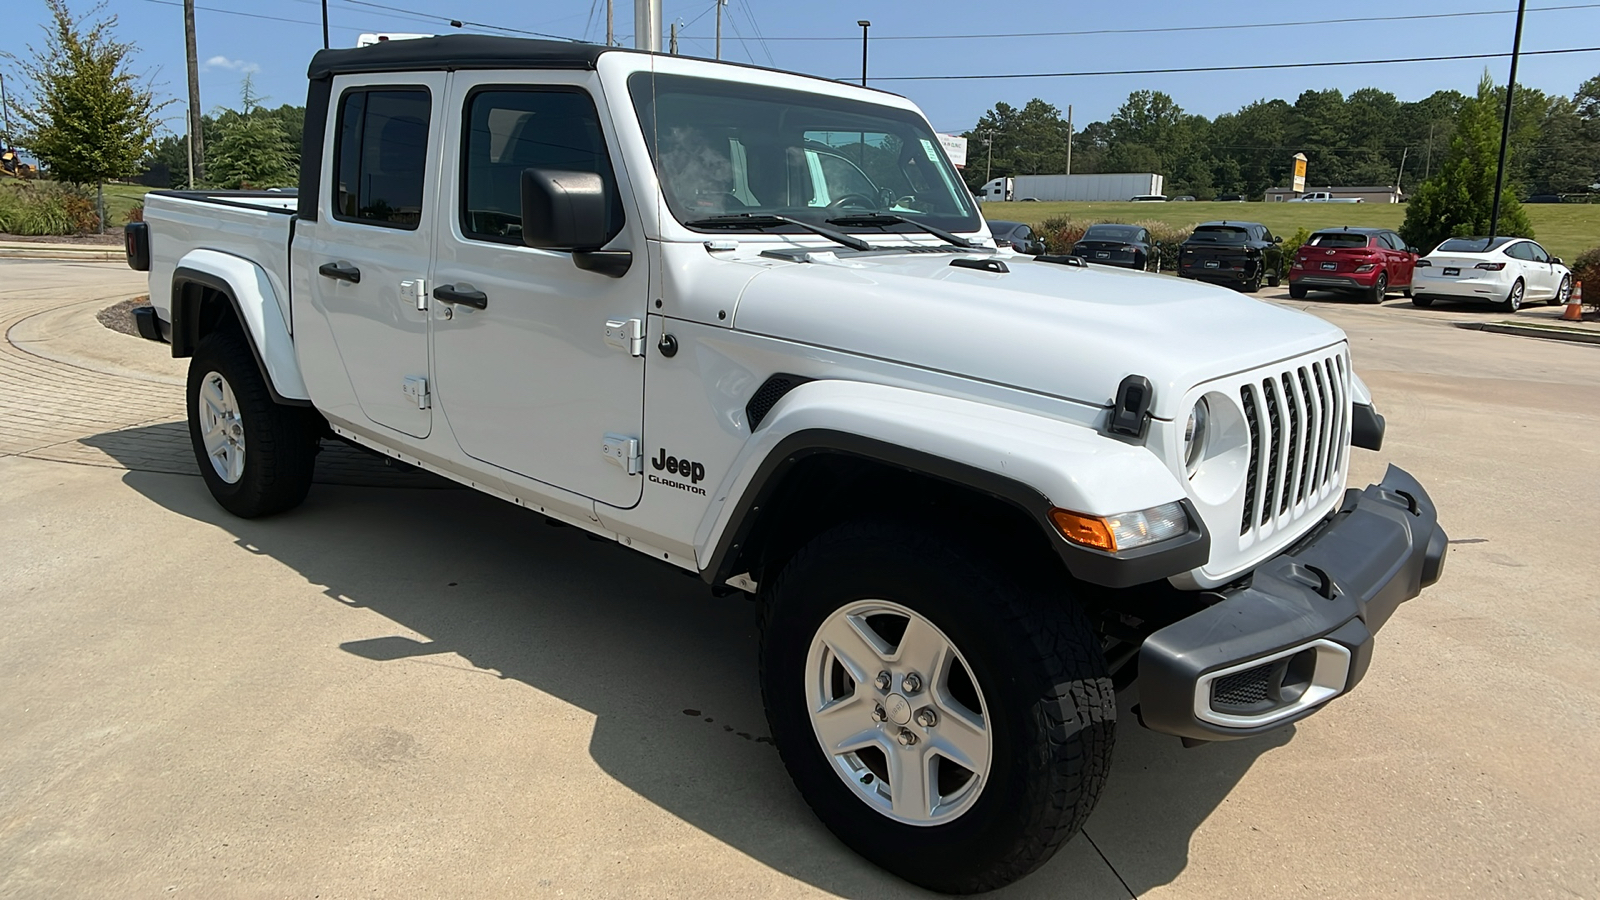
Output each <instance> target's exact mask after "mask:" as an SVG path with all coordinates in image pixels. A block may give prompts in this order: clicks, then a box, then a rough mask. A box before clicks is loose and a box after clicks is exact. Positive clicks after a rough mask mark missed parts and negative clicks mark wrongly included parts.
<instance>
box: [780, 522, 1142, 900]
mask: <svg viewBox="0 0 1600 900" xmlns="http://www.w3.org/2000/svg"><path fill="white" fill-rule="evenodd" d="M1015 570H1016V567H1014V566H1012V567H1008V566H1004V565H1001V564H999V562H998V561H997V558H996V557H995V556H994V555H993V554H991V553H986V552H985V551H983V550H980V549H977V547H976V545H974V544H972V543H969V542H967V541H965V540H963V539H961V538H959V537H956V536H953V535H949V534H944V533H940V532H937V531H934V530H932V529H929V528H926V527H922V528H918V527H912V526H911V525H908V524H902V523H898V522H864V523H853V524H847V525H843V526H840V527H837V528H835V529H833V530H831V531H829V532H826V533H824V534H823V535H821V536H820V537H817V538H815V539H814V540H812V541H811V542H810V543H809V544H807V545H806V546H805V547H803V548H802V549H801V550H800V551H799V552H798V553H796V554H795V556H794V557H792V558H791V559H790V560H789V562H788V563H787V564H786V565H785V566H784V567H783V569H782V571H781V572H780V573H778V574H777V575H776V576H775V577H769V578H767V579H763V583H762V586H761V587H762V600H763V605H764V608H763V616H762V630H761V687H762V697H763V700H764V702H765V705H766V710H767V720H768V722H769V724H770V725H771V728H772V733H773V737H774V739H775V741H776V743H777V747H778V751H779V753H780V755H781V756H782V758H783V761H784V764H785V765H786V766H787V767H788V769H789V774H790V776H791V777H792V778H793V779H794V783H795V786H796V787H797V788H798V789H799V791H800V793H801V795H802V796H803V797H804V798H805V800H806V802H807V803H808V804H810V805H811V808H812V810H813V811H815V812H816V814H817V817H818V818H820V819H821V820H822V822H823V824H824V825H826V826H827V827H828V828H829V830H831V831H832V832H833V833H834V834H835V835H837V836H838V838H839V839H840V840H841V841H843V842H844V843H845V844H846V845H848V846H849V847H851V848H852V849H854V850H855V851H856V852H857V853H860V854H861V855H862V856H864V857H866V858H867V859H869V860H871V861H872V862H874V863H876V864H877V865H879V866H882V867H883V868H885V869H887V870H889V871H891V872H893V873H895V874H896V875H899V876H900V877H901V878H904V879H906V880H907V881H910V882H913V883H915V884H918V885H921V886H923V887H926V888H931V889H933V890H936V891H943V892H947V893H975V892H979V891H987V890H992V889H994V888H998V887H1001V886H1002V885H1005V884H1009V883H1010V882H1012V881H1015V880H1016V879H1018V878H1021V877H1022V876H1024V875H1026V874H1028V873H1029V872H1032V871H1033V870H1034V869H1037V868H1038V867H1039V866H1041V865H1043V864H1044V863H1045V862H1046V861H1047V860H1049V859H1050V857H1051V856H1052V855H1054V853H1055V852H1056V850H1057V849H1058V848H1060V846H1061V845H1062V844H1063V843H1065V842H1066V841H1067V840H1068V839H1070V838H1071V837H1072V836H1074V835H1075V834H1077V833H1078V831H1079V830H1080V829H1081V828H1082V827H1083V823H1084V820H1085V819H1086V818H1087V817H1088V815H1089V812H1090V811H1091V810H1092V809H1093V808H1094V805H1095V803H1096V801H1097V800H1098V799H1099V796H1100V791H1101V788H1102V787H1103V786H1104V784H1105V780H1106V775H1107V773H1108V772H1109V770H1110V764H1111V749H1112V743H1113V739H1114V735H1115V719H1116V700H1115V696H1114V694H1113V688H1112V684H1111V679H1110V678H1109V677H1108V676H1107V673H1106V664H1105V659H1104V657H1103V655H1102V654H1101V652H1100V648H1099V644H1098V642H1097V641H1096V640H1095V637H1094V632H1093V630H1092V628H1091V626H1090V624H1089V621H1088V619H1087V618H1086V617H1085V616H1084V614H1083V613H1082V612H1081V611H1080V610H1079V609H1078V607H1077V606H1076V605H1075V604H1074V602H1073V599H1072V597H1071V596H1070V595H1068V594H1066V593H1065V591H1064V590H1063V588H1064V587H1065V586H1064V585H1063V584H1061V583H1059V582H1057V583H1054V584H1050V585H1049V587H1046V586H1045V582H1046V580H1045V579H1028V578H1026V577H1025V576H1020V575H1013V574H1012V573H1013V572H1015ZM1031 581H1037V582H1039V583H1030V582H1031ZM863 598H873V599H883V600H889V601H892V602H894V603H897V604H900V605H902V606H904V607H908V608H910V609H912V610H915V611H916V612H917V613H918V614H919V615H921V616H924V617H926V618H927V619H928V620H929V621H930V622H932V623H934V624H935V625H937V626H938V627H939V628H940V630H942V631H943V632H944V633H945V634H946V635H950V636H953V641H954V643H955V644H956V645H957V647H958V650H959V652H960V653H961V654H962V655H963V657H964V658H965V660H966V662H967V664H968V665H969V666H970V668H971V671H972V675H973V676H974V678H975V680H976V681H977V683H978V685H979V689H980V690H981V691H982V694H983V697H984V698H985V702H986V704H987V706H988V714H987V718H988V719H989V725H990V729H991V733H992V735H993V751H992V754H991V759H992V762H991V765H990V770H989V777H988V779H987V781H986V782H985V784H984V787H983V792H982V794H980V795H979V797H978V798H977V799H976V800H975V801H974V802H973V805H972V806H971V807H969V808H968V809H967V810H966V811H965V812H964V813H962V814H961V815H960V816H959V817H958V818H956V819H954V820H953V821H949V822H946V823H942V824H937V825H931V826H918V825H909V824H904V823H901V822H898V821H895V820H892V819H890V818H888V817H887V816H885V815H883V814H881V813H879V812H878V811H877V810H875V809H873V808H871V807H869V806H867V805H866V803H865V801H863V800H862V799H860V798H859V797H857V796H856V795H855V794H854V793H853V792H852V789H851V788H850V787H849V786H847V785H846V784H845V783H844V781H843V779H842V778H841V777H840V776H839V774H837V772H836V770H835V769H834V768H833V765H832V762H831V761H830V759H829V758H828V756H827V755H826V754H825V753H824V751H823V749H822V747H821V746H820V744H819V742H818V740H817V737H816V733H815V731H814V730H813V727H812V724H811V719H810V716H809V714H808V712H807V708H806V694H805V686H804V679H805V677H806V675H805V672H806V669H805V667H806V660H807V653H808V651H809V649H810V644H811V641H812V640H814V635H816V633H817V629H818V627H819V625H820V624H821V623H822V622H823V621H824V620H825V619H827V618H828V617H829V616H830V615H832V614H833V613H834V612H836V611H837V610H839V609H841V608H842V607H844V606H845V605H847V604H850V603H853V602H855V601H858V600H861V599H863Z"/></svg>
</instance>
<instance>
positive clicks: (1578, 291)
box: [1561, 281, 1583, 322]
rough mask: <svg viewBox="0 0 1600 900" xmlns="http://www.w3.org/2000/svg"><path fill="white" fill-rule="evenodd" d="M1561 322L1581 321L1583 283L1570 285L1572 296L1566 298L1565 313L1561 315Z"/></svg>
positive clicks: (1575, 282)
mask: <svg viewBox="0 0 1600 900" xmlns="http://www.w3.org/2000/svg"><path fill="white" fill-rule="evenodd" d="M1561 321H1563V322H1582V321H1583V282H1581V281H1574V282H1573V283H1572V296H1570V297H1568V298H1567V311H1566V312H1564V313H1562V314H1561Z"/></svg>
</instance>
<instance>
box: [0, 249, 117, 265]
mask: <svg viewBox="0 0 1600 900" xmlns="http://www.w3.org/2000/svg"><path fill="white" fill-rule="evenodd" d="M123 256H124V254H123V251H122V250H121V249H120V248H115V247H113V248H100V247H95V248H93V249H85V250H78V249H69V248H65V247H41V248H39V249H38V250H34V249H32V248H24V247H0V259H64V260H75V261H79V262H82V261H84V260H89V261H91V262H115V261H117V260H120V259H122V258H123Z"/></svg>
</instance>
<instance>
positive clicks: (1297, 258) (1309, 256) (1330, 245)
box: [1289, 225, 1417, 303]
mask: <svg viewBox="0 0 1600 900" xmlns="http://www.w3.org/2000/svg"><path fill="white" fill-rule="evenodd" d="M1416 266H1417V248H1415V247H1412V246H1409V245H1408V244H1406V242H1405V240H1404V239H1403V238H1401V237H1400V235H1398V234H1396V233H1395V232H1393V231H1390V230H1389V229H1387V228H1351V227H1350V226H1348V225H1347V226H1345V227H1343V228H1326V229H1323V230H1322V231H1319V232H1317V233H1316V234H1313V235H1312V236H1311V237H1309V238H1307V239H1306V242H1305V243H1304V244H1302V245H1301V246H1300V249H1298V250H1296V251H1295V254H1294V262H1292V263H1290V264H1289V296H1291V297H1293V298H1295V299H1296V300H1303V299H1305V297H1306V293H1307V292H1308V291H1310V290H1313V289H1315V290H1331V291H1341V292H1344V293H1353V294H1355V295H1356V296H1358V297H1360V298H1361V299H1362V300H1363V301H1365V302H1367V303H1381V302H1383V298H1384V296H1385V295H1386V294H1387V293H1388V292H1389V291H1391V290H1396V289H1398V290H1400V291H1401V292H1403V293H1404V294H1405V295H1406V296H1407V297H1409V296H1411V280H1412V273H1413V272H1414V271H1415V270H1416Z"/></svg>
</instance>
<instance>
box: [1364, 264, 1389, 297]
mask: <svg viewBox="0 0 1600 900" xmlns="http://www.w3.org/2000/svg"><path fill="white" fill-rule="evenodd" d="M1387 293H1389V275H1388V273H1386V272H1379V273H1378V280H1377V281H1374V282H1373V283H1372V287H1370V288H1368V289H1367V290H1366V292H1365V293H1363V294H1362V295H1361V299H1362V300H1365V301H1366V302H1368V303H1382V302H1383V298H1384V295H1385V294H1387Z"/></svg>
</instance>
